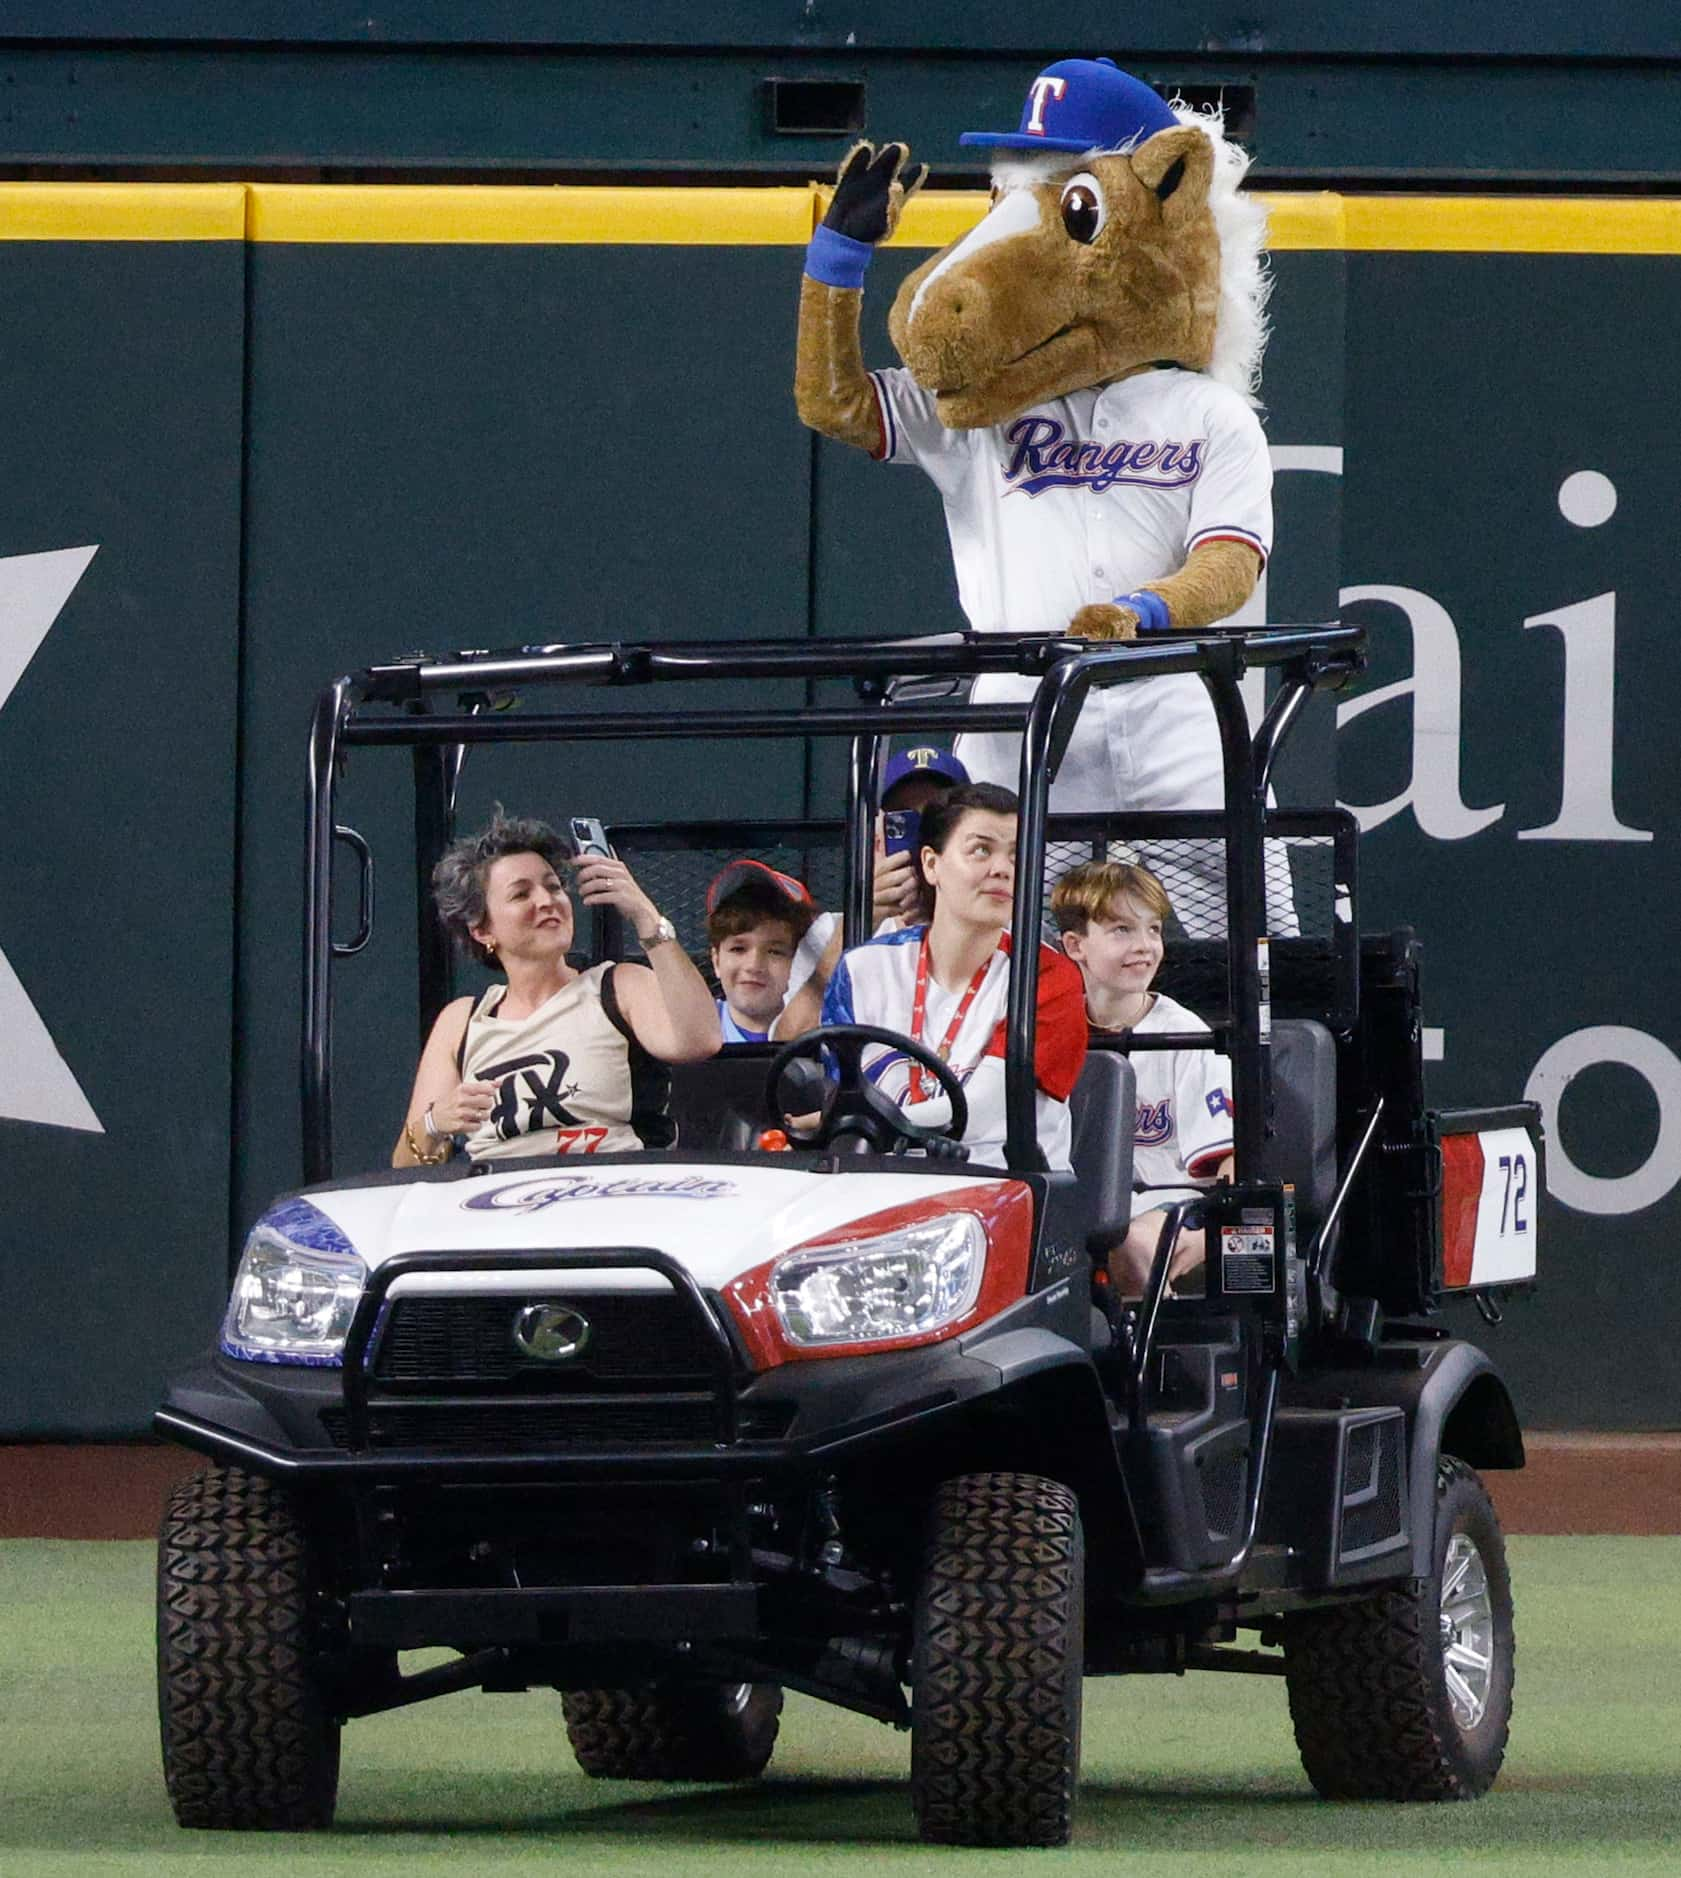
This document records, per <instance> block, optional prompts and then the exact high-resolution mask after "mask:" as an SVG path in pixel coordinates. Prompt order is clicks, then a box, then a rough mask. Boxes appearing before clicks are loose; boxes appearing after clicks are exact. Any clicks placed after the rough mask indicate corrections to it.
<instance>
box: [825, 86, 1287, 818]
mask: <svg viewBox="0 0 1681 1878" xmlns="http://www.w3.org/2000/svg"><path fill="white" fill-rule="evenodd" d="M962 141H963V142H964V143H966V144H982V145H987V146H990V147H991V148H992V149H993V150H994V151H995V153H996V154H995V157H994V162H993V170H992V207H991V209H990V211H989V212H988V214H987V215H986V217H985V219H984V220H983V221H981V223H980V224H979V225H978V226H977V227H976V228H974V229H973V230H971V231H970V233H969V234H967V235H965V236H964V237H963V238H962V239H961V240H960V241H957V242H954V243H953V244H952V246H951V247H949V248H947V249H945V250H944V251H943V252H941V253H939V254H936V255H935V256H934V257H933V258H932V259H931V260H929V261H927V262H925V263H924V264H923V265H922V266H921V267H919V268H918V269H917V270H916V271H915V273H913V274H911V275H910V277H909V278H908V279H907V280H906V281H905V283H904V285H903V287H901V288H900V290H899V295H898V298H897V300H896V301H895V302H894V305H893V309H892V312H891V315H890V316H889V321H888V327H889V331H890V332H891V334H892V338H893V343H894V345H895V346H896V347H897V348H898V351H899V354H900V357H901V358H902V359H903V360H904V366H903V367H902V368H899V369H896V370H889V371H879V372H866V371H865V369H864V365H863V359H862V355H861V349H860V343H859V312H860V307H861V302H862V289H863V282H864V275H865V271H866V269H867V268H868V266H869V263H870V260H871V257H872V255H873V253H874V250H875V247H876V246H877V244H879V243H880V242H882V241H884V240H886V239H887V237H888V236H889V235H890V234H891V233H892V232H893V229H894V228H895V226H896V225H897V223H898V219H899V215H900V212H901V210H902V208H903V206H904V203H905V202H906V201H907V200H908V199H909V197H910V196H911V195H913V194H914V193H915V191H916V189H917V188H918V187H919V186H920V184H921V182H922V179H923V176H924V175H925V174H926V172H925V170H924V169H922V168H920V167H918V168H917V169H915V170H911V169H909V168H908V167H907V162H908V157H909V152H908V150H907V148H906V146H905V145H903V144H895V143H889V144H883V145H881V146H880V147H879V148H876V147H873V146H871V145H869V144H860V145H858V146H857V147H856V148H855V149H854V150H853V151H852V152H851V153H850V154H849V155H848V157H847V159H846V162H845V163H844V164H843V166H842V168H841V172H840V178H839V181H838V183H837V185H836V189H835V194H834V199H833V201H832V203H831V204H830V207H829V211H828V214H827V215H826V216H825V218H824V223H823V226H822V227H821V228H819V229H818V231H817V233H816V235H815V236H814V237H813V239H812V243H811V247H810V249H809V250H808V253H807V258H806V278H805V281H804V283H803V286H802V290H801V298H800V323H799V345H798V355H797V364H796V369H795V397H796V401H797V404H798V407H799V413H800V416H801V418H802V419H803V420H804V422H805V423H807V424H808V425H810V426H811V427H812V428H813V429H814V430H817V431H820V432H821V433H822V434H823V435H825V436H828V437H834V438H836V439H838V440H839V441H841V442H844V443H849V444H853V445H856V446H857V447H858V448H859V449H862V450H867V451H869V452H870V454H871V455H872V456H874V457H876V458H878V459H880V460H883V461H887V462H894V463H914V464H916V465H918V466H919V467H921V468H922V469H923V470H925V471H926V472H927V473H928V475H929V476H930V477H931V478H932V479H933V481H934V483H935V484H936V486H937V487H938V488H939V491H940V494H941V497H942V498H943V500H944V503H945V509H946V521H947V527H948V531H949V533H950V537H951V548H952V556H953V560H954V562H955V564H956V571H957V584H958V594H959V598H960V600H961V602H962V605H963V609H964V612H965V613H966V614H967V615H968V618H969V622H970V624H971V625H972V626H973V627H974V628H975V629H976V630H977V631H980V632H1042V633H1074V634H1076V635H1081V636H1086V637H1091V638H1100V639H1130V638H1132V637H1133V636H1134V635H1135V634H1137V633H1141V632H1142V633H1154V632H1165V631H1170V630H1172V629H1174V628H1179V629H1186V628H1195V627H1202V626H1207V625H1210V624H1212V623H1213V622H1214V621H1216V620H1220V619H1224V618H1225V617H1226V616H1227V615H1229V614H1231V613H1233V612H1235V611H1236V610H1237V609H1238V608H1239V607H1240V606H1242V604H1243V603H1244V601H1245V600H1247V599H1248V597H1249V595H1250V594H1251V592H1252V591H1253V590H1254V587H1255V583H1256V580H1257V578H1258V577H1259V574H1260V571H1261V568H1262V566H1263V565H1264V563H1265V559H1266V556H1267V553H1268V551H1269V549H1270V547H1271V541H1272V469H1271V463H1270V460H1269V457H1268V453H1267V446H1266V440H1265V438H1264V436H1263V435H1262V432H1261V426H1260V424H1259V422H1258V420H1257V418H1256V416H1255V410H1254V404H1255V398H1254V391H1255V385H1256V383H1257V380H1258V377H1259V370H1260V356H1261V350H1262V346H1263V344H1264V340H1265V321H1264V307H1265V301H1266V294H1267V288H1268V284H1269V283H1268V280H1267V276H1266V274H1265V271H1264V268H1263V262H1262V255H1261V250H1262V245H1263V241H1264V236H1265V214H1264V211H1263V210H1262V208H1261V206H1260V205H1259V204H1258V203H1256V202H1254V201H1253V200H1252V199H1251V198H1249V197H1246V196H1243V195H1240V194H1239V190H1238V185H1239V183H1240V182H1241V180H1242V177H1243V173H1244V171H1245V169H1246V168H1247V167H1248V159H1247V157H1246V156H1245V155H1244V154H1243V153H1242V152H1241V151H1239V150H1238V149H1237V148H1236V147H1235V146H1234V145H1232V144H1229V143H1227V141H1226V139H1225V136H1224V134H1223V132H1222V129H1221V126H1220V123H1219V121H1218V119H1217V118H1214V117H1211V116H1207V115H1204V114H1201V113H1197V112H1194V111H1191V110H1188V109H1185V108H1183V107H1180V108H1175V107H1173V106H1170V105H1169V104H1167V103H1166V102H1164V101H1163V100H1162V99H1161V98H1160V97H1158V96H1157V94H1156V93H1155V92H1154V91H1152V90H1151V89H1150V88H1149V86H1147V85H1145V84H1143V83H1141V82H1140V81H1139V80H1138V79H1135V78H1133V77H1131V76H1130V75H1129V74H1127V73H1125V72H1122V71H1120V70H1118V69H1117V67H1116V66H1115V65H1114V64H1113V63H1112V62H1111V61H1110V60H1107V59H1065V60H1062V61H1060V62H1059V63H1057V64H1055V65H1052V66H1050V67H1048V68H1047V69H1046V70H1045V71H1043V72H1041V73H1040V74H1039V76H1038V77H1037V78H1036V79H1035V80H1034V81H1033V83H1032V85H1031V86H1030V88H1029V90H1028V95H1027V102H1026V106H1025V107H1024V109H1023V112H1022V118H1021V125H1020V128H1019V129H1018V130H1015V131H1002V132H997V133H991V132H984V131H979V132H978V131H971V132H967V133H965V135H964V137H963V139H962ZM1031 684H1032V681H1030V680H1028V681H1022V680H1016V679H1012V678H1000V677H988V678H983V679H981V680H979V681H978V682H977V685H976V690H975V697H976V699H977V701H981V700H983V699H999V698H1007V697H1015V696H1023V695H1026V692H1027V691H1028V690H1031ZM1015 747H1016V746H1015V740H1014V739H1011V738H1007V737H998V736H993V735H970V736H966V737H965V738H963V739H962V740H961V746H960V753H961V755H962V759H963V761H964V763H965V764H966V766H967V767H968V769H969V773H970V774H971V775H972V776H974V777H976V778H977V779H982V778H985V779H988V780H996V781H1001V782H1008V783H1014V781H1015V780H1016V774H1015ZM1221 800H1222V792H1221V784H1220V760H1219V743H1218V736H1217V733H1216V730H1215V723H1214V715H1213V708H1212V706H1211V705H1210V704H1209V701H1208V697H1207V694H1206V692H1205V691H1204V689H1203V687H1202V685H1201V683H1200V681H1199V680H1197V679H1196V678H1195V677H1194V676H1190V675H1185V676H1181V677H1173V678H1160V679H1151V680H1147V681H1145V682H1143V683H1139V684H1131V685H1124V686H1118V687H1115V688H1113V689H1111V690H1106V691H1103V692H1099V693H1095V694H1094V695H1093V697H1092V699H1091V702H1090V703H1089V704H1088V705H1087V708H1086V710H1085V712H1084V713H1083V714H1082V717H1081V722H1080V726H1079V729H1078V731H1077V733H1076V735H1075V738H1074V742H1073V744H1072V746H1071V747H1070V750H1069V753H1068V757H1067V759H1066V760H1065V762H1064V765H1063V768H1062V770H1061V772H1060V774H1059V777H1058V782H1057V788H1056V791H1055V795H1054V796H1053V803H1054V805H1055V806H1056V807H1057V808H1059V809H1067V810H1074V811H1078V810H1099V809H1104V808H1113V807H1125V808H1132V809H1161V810H1170V809H1186V808H1199V809H1201V808H1216V807H1218V806H1219V805H1220V802H1221Z"/></svg>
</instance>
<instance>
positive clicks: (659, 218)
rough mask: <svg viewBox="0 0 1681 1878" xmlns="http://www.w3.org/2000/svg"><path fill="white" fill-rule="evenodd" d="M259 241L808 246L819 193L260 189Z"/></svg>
mask: <svg viewBox="0 0 1681 1878" xmlns="http://www.w3.org/2000/svg"><path fill="white" fill-rule="evenodd" d="M250 190H251V239H252V240H253V241H340V242H346V241H348V242H370V243H377V242H414V243H430V242H508V243H535V244H539V245H543V244H552V245H559V244H563V243H570V242H580V243H588V244H590V245H593V246H597V247H605V246H619V245H629V246H638V247H641V246H665V247H673V246H675V247H754V246H766V245H777V244H781V245H783V246H791V247H802V248H803V247H804V246H805V244H806V242H807V241H808V240H809V239H810V238H811V228H812V221H811V191H810V190H809V189H805V188H798V189H621V188H600V189H590V188H569V187H568V188H556V189H528V188H519V189H508V188H500V187H497V186H496V185H495V184H485V185H468V186H464V187H463V186H453V185H452V186H449V187H439V188H431V187H428V186H425V185H416V186H413V187H409V186H404V185H401V184H399V185H394V186H393V185H387V186H380V187H362V186H359V185H355V184H345V185H343V186H338V187H335V186H332V185H329V184H299V185H296V186H293V185H286V184H277V183H253V184H252V185H251V186H250Z"/></svg>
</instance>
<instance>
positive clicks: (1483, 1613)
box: [1441, 1532, 1494, 1732]
mask: <svg viewBox="0 0 1681 1878" xmlns="http://www.w3.org/2000/svg"><path fill="white" fill-rule="evenodd" d="M1441 1635H1442V1669H1443V1672H1444V1674H1445V1675H1446V1678H1447V1686H1448V1700H1449V1702H1450V1703H1451V1704H1452V1705H1453V1719H1454V1720H1455V1721H1456V1722H1457V1723H1458V1724H1459V1726H1460V1727H1461V1728H1462V1729H1464V1730H1466V1731H1467V1732H1468V1731H1469V1730H1471V1729H1473V1728H1475V1727H1476V1726H1477V1725H1478V1723H1479V1722H1481V1720H1482V1718H1483V1717H1484V1716H1485V1715H1486V1714H1487V1713H1488V1692H1489V1687H1490V1685H1491V1683H1492V1682H1493V1680H1494V1600H1493V1598H1491V1597H1490V1596H1489V1590H1488V1571H1487V1569H1486V1567H1485V1566H1484V1564H1483V1555H1482V1554H1481V1553H1480V1552H1479V1551H1478V1550H1477V1548H1476V1545H1475V1543H1474V1542H1473V1541H1472V1539H1471V1538H1470V1536H1469V1535H1468V1534H1466V1533H1463V1532H1456V1533H1455V1534H1454V1535H1453V1537H1452V1539H1450V1540H1449V1541H1448V1550H1447V1557H1446V1558H1444V1559H1443V1560H1442V1608H1441Z"/></svg>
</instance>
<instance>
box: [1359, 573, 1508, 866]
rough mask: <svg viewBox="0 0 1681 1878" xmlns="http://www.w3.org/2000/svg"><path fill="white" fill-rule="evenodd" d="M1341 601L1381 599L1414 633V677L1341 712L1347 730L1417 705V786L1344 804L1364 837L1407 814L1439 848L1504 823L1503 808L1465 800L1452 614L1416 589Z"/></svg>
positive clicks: (1377, 590) (1365, 591) (1373, 590)
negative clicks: (1403, 702)
mask: <svg viewBox="0 0 1681 1878" xmlns="http://www.w3.org/2000/svg"><path fill="white" fill-rule="evenodd" d="M1338 599H1339V601H1340V603H1341V604H1342V605H1343V606H1349V605H1351V604H1352V603H1353V602H1355V601H1357V600H1382V601H1384V602H1386V603H1387V604H1388V605H1390V606H1393V607H1396V608H1397V609H1399V611H1400V612H1401V613H1402V614H1403V615H1405V617H1406V621H1407V624H1408V626H1409V627H1411V629H1412V640H1413V669H1412V676H1411V677H1410V678H1402V679H1398V680H1397V681H1396V682H1395V683H1394V684H1392V685H1380V686H1379V687H1378V688H1377V690H1376V691H1368V692H1366V693H1365V695H1364V696H1363V697H1358V698H1352V699H1350V700H1349V702H1348V703H1347V704H1339V705H1338V706H1337V728H1338V730H1341V729H1342V728H1343V726H1344V725H1345V724H1352V723H1353V722H1354V721H1355V720H1356V719H1357V718H1361V717H1364V716H1365V715H1366V713H1367V712H1368V711H1375V710H1377V709H1378V708H1379V707H1380V706H1381V705H1385V704H1390V703H1393V702H1394V701H1395V700H1396V699H1398V698H1409V697H1410V698H1411V699H1412V726H1413V734H1412V780H1411V781H1410V782H1409V783H1408V784H1407V786H1406V788H1405V789H1403V790H1402V791H1401V793H1400V794H1399V795H1396V796H1391V797H1390V799H1389V800H1388V801H1387V802H1372V803H1358V802H1351V803H1346V804H1345V805H1344V806H1345V807H1347V808H1351V809H1352V810H1353V811H1354V815H1355V818H1356V820H1357V821H1358V822H1359V824H1360V827H1361V830H1362V832H1364V833H1368V834H1369V833H1370V832H1371V830H1372V829H1374V828H1381V827H1382V826H1383V824H1384V823H1385V822H1387V821H1388V820H1389V819H1390V817H1391V816H1395V815H1399V814H1400V812H1401V811H1402V809H1405V808H1410V809H1411V810H1412V812H1413V816H1414V819H1415V820H1416V821H1417V823H1418V826H1419V828H1420V830H1421V831H1422V832H1423V833H1424V834H1426V835H1429V836H1431V837H1432V838H1433V839H1435V840H1437V841H1463V840H1464V839H1465V837H1466V836H1467V835H1474V834H1476V833H1477V832H1478V830H1479V829H1483V828H1486V827H1488V825H1489V823H1490V822H1497V821H1499V819H1500V817H1501V816H1502V815H1503V814H1504V813H1505V810H1506V805H1505V803H1504V802H1496V803H1493V804H1492V805H1490V806H1489V807H1487V808H1471V807H1469V806H1468V805H1467V804H1466V803H1465V801H1464V800H1463V798H1462V797H1461V796H1460V793H1459V698H1460V681H1459V633H1458V630H1457V628H1456V627H1455V626H1454V623H1453V621H1452V620H1451V619H1450V618H1449V617H1448V613H1447V609H1446V608H1445V607H1444V606H1442V605H1441V604H1440V603H1439V602H1438V601H1435V600H1432V599H1431V598H1430V596H1429V594H1427V593H1420V592H1418V590H1417V589H1416V588H1413V587H1382V586H1379V587H1344V588H1343V590H1342V592H1341V594H1340V595H1339V596H1338Z"/></svg>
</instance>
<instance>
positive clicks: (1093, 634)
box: [1068, 606, 1138, 639]
mask: <svg viewBox="0 0 1681 1878" xmlns="http://www.w3.org/2000/svg"><path fill="white" fill-rule="evenodd" d="M1068 636H1069V638H1070V639H1136V638H1137V637H1138V615H1137V614H1136V613H1135V612H1133V610H1132V608H1131V607H1130V606H1083V607H1081V608H1080V610H1079V612H1078V613H1076V614H1075V615H1074V617H1073V618H1072V619H1071V620H1070V621H1069V622H1068Z"/></svg>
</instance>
